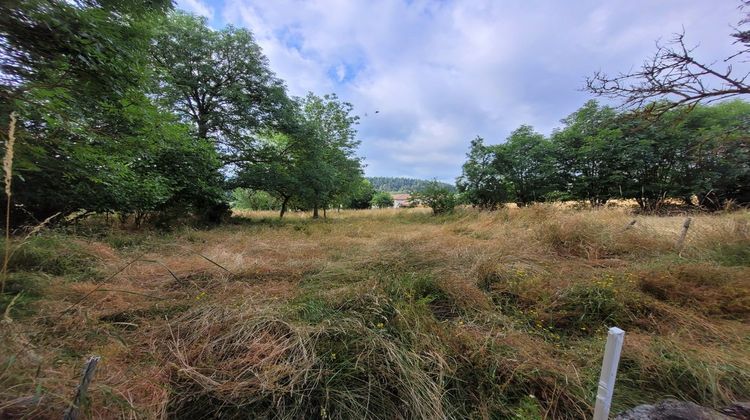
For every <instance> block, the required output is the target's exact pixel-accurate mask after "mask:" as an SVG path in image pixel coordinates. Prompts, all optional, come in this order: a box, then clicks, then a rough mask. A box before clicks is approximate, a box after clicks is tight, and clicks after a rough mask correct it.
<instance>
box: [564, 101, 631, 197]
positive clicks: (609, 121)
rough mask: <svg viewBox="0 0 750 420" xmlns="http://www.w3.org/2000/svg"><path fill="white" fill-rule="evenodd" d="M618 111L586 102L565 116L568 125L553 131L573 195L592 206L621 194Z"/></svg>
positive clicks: (594, 102) (570, 191)
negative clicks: (618, 169)
mask: <svg viewBox="0 0 750 420" xmlns="http://www.w3.org/2000/svg"><path fill="white" fill-rule="evenodd" d="M616 117H617V113H616V112H615V110H614V109H612V108H610V107H606V106H604V107H602V106H600V105H599V103H598V102H596V101H594V100H591V101H588V102H586V103H585V104H584V105H583V106H582V107H581V108H580V109H579V110H577V111H576V112H574V113H573V114H571V115H570V116H568V117H567V118H565V119H563V120H562V122H563V124H565V126H564V127H563V128H562V129H560V130H556V131H555V132H554V133H553V134H552V144H553V147H554V149H555V154H556V159H557V166H558V170H559V171H560V173H561V175H562V177H563V182H565V183H566V184H567V185H568V192H569V193H570V195H571V196H572V197H573V198H575V199H577V200H582V201H588V202H589V203H590V204H591V205H592V206H594V207H596V206H601V205H603V204H605V203H606V202H607V200H609V199H610V198H612V197H617V196H619V191H618V185H619V179H618V175H619V174H618V173H617V171H616V167H617V162H618V158H617V150H618V149H617V145H618V143H619V140H620V139H621V138H622V132H621V131H620V129H619V128H618V127H617V124H616Z"/></svg>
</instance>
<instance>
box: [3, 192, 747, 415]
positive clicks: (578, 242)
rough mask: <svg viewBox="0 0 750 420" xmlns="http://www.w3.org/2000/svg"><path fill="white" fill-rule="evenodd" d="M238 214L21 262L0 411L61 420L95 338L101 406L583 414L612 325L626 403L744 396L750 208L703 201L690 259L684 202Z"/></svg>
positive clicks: (620, 394) (618, 396)
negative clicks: (54, 258)
mask: <svg viewBox="0 0 750 420" xmlns="http://www.w3.org/2000/svg"><path fill="white" fill-rule="evenodd" d="M243 216H244V217H238V218H236V219H235V220H234V221H233V224H232V225H230V226H225V227H220V228H216V229H212V230H192V229H184V230H181V231H176V232H174V233H171V234H166V235H165V236H159V235H155V234H152V233H148V232H145V233H126V232H121V231H107V232H105V233H104V234H101V235H99V236H96V237H94V236H91V237H75V238H73V237H69V236H64V238H65V240H66V241H67V242H53V241H49V244H47V243H46V242H43V241H41V239H38V241H40V242H38V243H37V242H35V243H34V244H32V245H33V246H31V247H29V248H27V250H28V252H29V253H31V252H32V251H33V252H38V253H40V255H41V254H42V250H43V249H44V248H43V247H45V246H47V247H51V246H53V245H54V246H55V247H58V246H61V244H62V243H69V244H70V245H68V246H69V247H71V249H70V250H68V254H67V255H69V257H67V258H66V260H69V259H72V258H74V257H75V258H80V259H79V260H77V261H79V262H78V263H77V264H75V265H73V266H71V265H66V264H63V261H60V262H59V263H55V264H40V263H39V261H41V260H44V259H39V258H35V257H33V255H36V254H29V255H27V256H26V257H25V259H24V260H23V265H22V266H21V265H16V266H14V267H13V270H11V271H13V272H14V276H17V275H18V274H24V275H25V276H27V277H28V278H32V277H33V278H37V277H39V278H43V279H44V282H43V283H40V286H39V287H38V291H37V292H36V293H35V294H34V295H33V299H29V300H27V301H25V302H23V303H22V304H21V303H17V304H16V306H15V307H14V309H13V311H14V312H13V314H14V328H13V329H12V331H13V332H12V334H13V335H12V336H10V335H7V334H11V333H10V332H7V331H2V332H0V334H6V336H3V337H0V355H1V356H2V357H3V359H1V360H0V361H2V360H4V362H3V363H5V364H3V365H2V366H7V367H5V368H3V369H0V412H2V414H3V415H5V416H9V417H11V416H21V415H26V416H27V417H42V418H44V417H56V416H59V413H60V412H61V410H62V409H64V407H65V406H66V404H67V398H69V395H72V392H71V391H72V389H73V387H74V386H75V378H76V376H77V374H78V373H77V372H78V370H79V369H80V364H81V362H82V360H84V359H85V357H86V356H87V355H88V354H89V353H97V354H100V355H102V356H103V360H102V362H101V364H100V368H101V370H100V371H99V372H98V373H97V377H96V379H95V380H94V383H93V384H92V386H91V388H90V390H91V404H90V406H89V408H88V410H89V411H88V413H89V414H90V416H92V417H98V418H113V417H118V418H164V417H176V416H182V417H192V418H212V417H217V416H224V417H239V416H244V415H248V413H252V414H253V415H255V416H257V417H277V418H299V417H311V418H351V417H357V418H384V417H388V418H405V417H409V418H411V417H414V418H424V417H436V418H467V417H472V418H507V417H516V418H519V417H520V418H556V419H557V418H582V417H586V416H589V415H590V412H591V409H592V405H593V397H594V394H595V391H596V380H597V375H598V372H599V367H600V363H601V353H602V350H603V346H604V337H605V335H606V328H607V327H608V326H611V325H619V326H621V327H623V328H625V329H626V331H627V336H626V340H625V348H624V351H623V361H622V363H621V368H620V374H619V375H620V376H619V377H618V385H617V388H616V392H615V399H614V404H615V409H616V410H619V409H624V408H628V407H630V406H632V405H634V404H638V403H646V402H653V401H654V400H656V399H659V398H662V397H666V396H677V397H680V398H684V399H689V400H692V401H695V402H698V403H701V404H705V405H710V406H717V407H718V406H721V405H722V404H724V403H727V402H729V401H732V400H737V399H742V398H746V397H747V396H748V395H750V363H748V360H747V358H746V350H747V341H748V339H750V327H749V326H748V314H750V305H748V302H750V300H748V299H750V287H748V284H747V282H746V281H744V280H745V279H747V278H750V267H749V265H750V264H749V263H750V261H747V260H746V259H744V258H743V256H744V255H745V253H746V252H747V249H750V238H748V234H747V221H748V220H750V213H748V212H736V213H728V214H718V215H694V216H693V223H692V226H691V228H690V231H689V232H688V235H687V240H686V242H685V248H684V250H683V252H682V253H681V254H679V253H678V252H677V250H676V249H675V242H676V240H677V238H678V237H679V231H680V227H681V226H682V222H683V220H684V218H683V217H651V216H635V218H636V224H635V225H633V226H632V227H631V228H629V229H625V227H626V226H628V224H629V222H630V221H631V220H632V219H633V215H632V214H630V213H629V212H628V211H627V210H626V209H622V208H615V209H602V210H575V209H569V208H561V207H558V206H531V207H528V208H507V209H502V210H499V211H496V212H492V213H482V212H475V211H473V210H463V211H459V212H457V213H455V214H453V215H446V216H439V217H433V216H430V215H429V214H423V213H422V212H420V211H419V209H412V210H406V211H404V210H393V211H392V210H390V209H388V210H378V211H357V212H355V211H348V212H343V211H342V212H341V213H337V212H330V213H329V219H328V220H310V219H307V218H303V217H302V216H301V215H291V216H292V217H290V218H289V219H288V220H284V221H278V220H277V217H276V215H275V214H273V215H272V214H265V213H249V214H244V215H243ZM48 235H50V234H47V236H48ZM47 236H45V235H42V237H40V238H46V237H47ZM74 247H75V250H73V249H72V248H74ZM55 249H57V248H55ZM59 253H60V251H57V252H56V253H55V254H59ZM80 253H85V254H88V255H90V256H91V258H82V257H77V255H79V254H80ZM44 255H52V254H44ZM136 257H137V258H136ZM203 257H206V258H203ZM133 260H136V261H135V262H133V263H132V264H130V265H128V266H127V267H126V268H124V269H122V271H121V272H119V273H117V275H115V276H109V275H107V274H106V273H109V274H112V273H115V272H116V271H117V270H118V269H121V268H122V267H123V266H124V265H125V264H126V263H127V262H129V261H133ZM211 261H213V262H215V263H217V264H218V266H217V265H216V264H213V263H212V262H211ZM20 263H21V260H18V262H16V264H20ZM12 264H13V260H11V265H12ZM84 265H88V266H90V269H91V270H92V271H91V273H94V272H96V273H103V274H99V275H93V274H91V275H89V274H86V273H89V271H87V270H89V269H87V270H76V269H75V267H77V266H84ZM219 266H220V267H219ZM167 269H168V270H167ZM43 273H44V274H43ZM53 273H54V274H53ZM11 279H12V280H13V281H12V282H11V284H12V285H13V287H20V286H18V284H20V283H19V282H20V279H21V278H20V277H13V276H12V277H11ZM27 284H30V283H27ZM84 295H88V297H87V299H85V300H83V301H80V302H79V300H80V297H81V296H84ZM29 296H31V295H29ZM74 303H75V305H73V304H74ZM21 309H23V310H24V312H21ZM9 356H12V360H13V361H12V362H10V363H9V362H8V361H9V360H10V359H11V358H10V357H9ZM38 389H39V390H41V391H37V390H38ZM2 410H4V411H2Z"/></svg>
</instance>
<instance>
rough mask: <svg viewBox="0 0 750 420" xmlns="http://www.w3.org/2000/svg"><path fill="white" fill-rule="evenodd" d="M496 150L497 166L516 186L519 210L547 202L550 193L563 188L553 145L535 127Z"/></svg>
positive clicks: (525, 128)
mask: <svg viewBox="0 0 750 420" xmlns="http://www.w3.org/2000/svg"><path fill="white" fill-rule="evenodd" d="M494 149H495V162H494V166H495V167H496V168H497V171H498V172H499V173H500V174H502V175H503V176H504V178H505V180H507V182H508V183H509V184H510V185H511V186H512V187H511V194H512V196H513V198H514V199H515V201H516V203H517V204H518V205H519V206H525V205H527V204H530V203H532V202H535V201H544V200H545V198H546V194H547V193H549V192H552V191H554V190H555V189H556V188H558V187H561V182H560V180H559V177H558V175H557V168H556V167H555V160H554V155H553V147H552V144H551V143H550V141H549V140H547V139H546V138H545V137H544V136H543V135H541V134H539V133H537V132H535V131H534V129H533V127H531V126H528V125H522V126H521V127H519V128H518V129H516V130H515V131H513V133H511V135H510V137H508V140H507V142H505V143H504V144H500V145H497V146H495V147H494Z"/></svg>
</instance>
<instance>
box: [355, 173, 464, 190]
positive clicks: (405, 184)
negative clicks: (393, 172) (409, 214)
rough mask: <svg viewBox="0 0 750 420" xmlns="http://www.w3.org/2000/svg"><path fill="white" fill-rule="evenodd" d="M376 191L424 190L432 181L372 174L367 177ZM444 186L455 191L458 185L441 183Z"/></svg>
mask: <svg viewBox="0 0 750 420" xmlns="http://www.w3.org/2000/svg"><path fill="white" fill-rule="evenodd" d="M367 180H368V181H370V183H371V184H372V186H373V188H374V189H375V190H376V191H385V192H390V193H411V192H415V191H416V192H419V191H422V190H423V189H424V188H425V187H427V186H428V185H429V184H430V181H427V180H424V179H414V178H402V177H387V176H371V177H367ZM441 184H442V185H443V186H444V187H446V188H448V189H450V190H451V191H455V190H456V187H455V186H453V185H451V184H446V183H444V182H443V183H441Z"/></svg>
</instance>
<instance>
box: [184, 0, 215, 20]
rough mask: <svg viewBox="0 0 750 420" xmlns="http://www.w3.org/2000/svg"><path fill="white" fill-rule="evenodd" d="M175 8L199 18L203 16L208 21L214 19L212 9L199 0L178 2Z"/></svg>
mask: <svg viewBox="0 0 750 420" xmlns="http://www.w3.org/2000/svg"><path fill="white" fill-rule="evenodd" d="M177 7H178V8H179V9H182V10H186V11H188V12H190V13H194V14H196V15H199V16H205V17H207V18H208V19H213V17H214V10H213V8H211V7H209V6H208V5H207V4H205V3H203V2H202V1H201V0H178V1H177Z"/></svg>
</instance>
